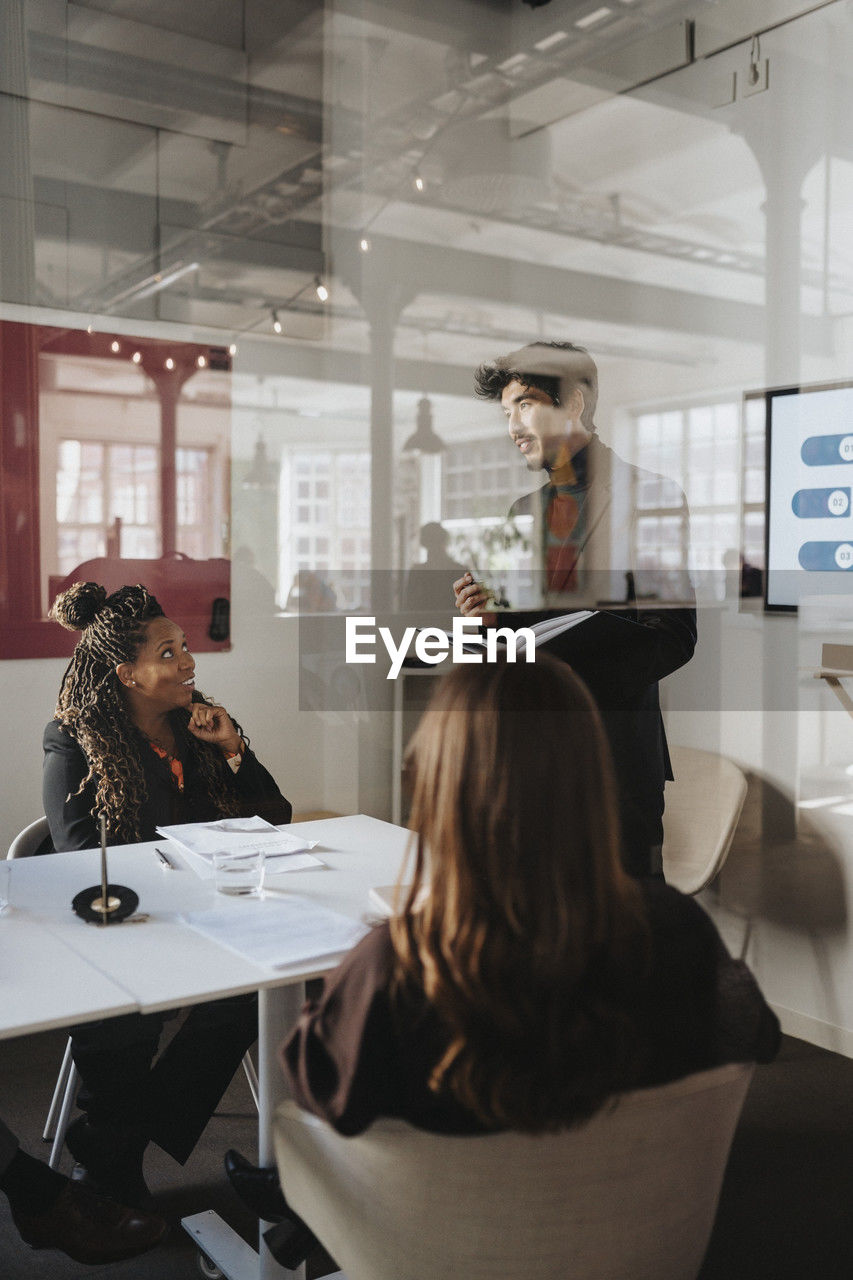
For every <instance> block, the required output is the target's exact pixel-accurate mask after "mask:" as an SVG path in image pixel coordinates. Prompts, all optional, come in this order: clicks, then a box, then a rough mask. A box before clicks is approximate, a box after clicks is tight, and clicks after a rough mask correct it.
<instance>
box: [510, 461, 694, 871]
mask: <svg viewBox="0 0 853 1280" xmlns="http://www.w3.org/2000/svg"><path fill="white" fill-rule="evenodd" d="M586 453H587V474H588V477H589V485H590V489H589V492H590V516H589V527H588V531H587V537H586V541H585V542H584V544H583V546H582V548H581V549H580V559H579V561H578V563H579V567H580V568H581V569H582V570H586V571H587V572H588V574H589V577H590V581H591V583H592V585H593V587H594V588H597V589H598V590H599V591H600V590H601V589H602V587H603V586H605V585H609V586H610V589H611V590H613V594H614V596H615V595H616V591H617V590H618V589H619V588H620V587H621V590H622V591H623V592H624V589H625V580H626V578H625V576H626V574H627V573H630V574H631V575H632V579H631V580H632V581H633V582H634V583H635V586H636V588H637V591H638V594H639V595H641V596H642V595H646V594H647V593H648V595H649V597H650V598H649V600H648V601H647V602H646V603H643V605H642V607H638V606H637V604H635V603H633V602H630V601H626V603H625V604H624V605H619V606H617V611H618V612H619V613H620V614H621V615H622V616H624V617H627V618H629V619H630V620H632V621H633V622H636V623H638V624H639V627H638V628H637V629H636V631H635V637H636V643H632V640H631V629H630V628H629V629H626V635H627V640H626V643H625V644H624V645H623V644H621V643H617V644H616V645H609V644H604V645H602V646H600V647H598V648H594V649H590V648H588V647H587V648H585V647H584V646H583V644H582V640H583V634H582V633H583V628H582V627H581V628H578V630H577V631H567V632H565V633H564V634H563V635H561V636H558V637H557V638H556V639H555V640H552V641H548V642H546V643H545V644H543V645H542V649H543V650H544V651H546V652H548V653H552V654H553V655H554V656H555V657H557V658H560V659H562V660H563V661H565V662H568V663H569V665H570V666H571V667H572V668H573V669H574V670H575V671H576V672H577V674H578V675H579V676H580V677H581V679H582V680H584V682H585V683H586V685H587V687H588V688H589V691H590V693H591V694H592V696H593V698H594V699H595V701H596V703H597V704H598V709H599V711H600V712H601V718H602V720H603V722H604V728H605V730H606V732H607V737H608V739H609V742H610V749H611V753H612V756H613V765H614V769H615V772H616V781H617V785H618V788H619V800H620V814H621V820H622V837H623V846H624V850H625V861H626V865H627V866H628V869H629V870H631V871H633V872H635V873H637V874H642V873H643V871H644V867H645V863H646V861H647V853H646V851H647V850H648V849H649V848H652V847H654V846H656V845H659V844H660V843H661V842H662V840H663V824H662V817H663V807H664V799H663V797H664V782H665V781H666V780H667V779H668V778H671V777H672V769H671V767H670V760H669V751H668V749H667V744H666V735H665V733H664V727H663V720H662V718H661V711H660V702H659V698H658V681H659V680H662V679H663V678H664V677H665V676H668V675H670V673H671V672H673V671H677V670H678V668H679V667H682V666H684V664H685V663H686V662H689V661H690V658H691V657H692V655H693V650H694V648H695V646H696V610H695V607H694V598H693V587H692V584H691V582H690V580H689V577H688V574H687V573H686V571H685V570H678V571H676V572H674V573H673V572H672V571H664V570H656V569H649V568H647V567H640V566H639V565H637V564H636V563H635V553H636V547H637V518H638V510H637V502H636V496H637V493H638V491H639V490H640V489H641V487H642V486H645V485H649V484H654V485H656V486H658V488H659V490H660V491H661V496H660V501H661V505H663V506H666V508H667V509H668V510H671V511H673V512H674V513H679V514H685V515H686V503H685V500H684V494H683V493H682V492H681V490H680V489H679V488H678V486H677V485H675V484H674V483H673V482H672V481H671V480H667V479H664V478H663V477H660V476H655V475H653V474H652V473H651V472H647V471H642V470H641V469H640V468H638V467H634V466H632V465H631V464H630V463H628V462H625V461H624V459H622V458H620V457H618V455H617V454H615V453H613V451H612V450H611V449H609V448H608V447H607V446H606V445H605V444H602V442H601V441H600V440H599V438H598V437H597V436H593V438H592V440H591V441H590V442H589V445H588V446H587V449H586ZM548 488H549V486H548V485H547V484H546V485H544V486H543V487H542V489H540V490H538V491H537V492H535V493H531V494H527V495H525V497H523V498H520V499H519V500H518V501H517V502H515V503H514V504H513V506H512V509H511V511H510V516H513V517H514V516H517V515H522V514H535V513H536V512H537V511H539V510H544V506H545V503H546V502H547V497H548ZM587 603H588V604H589V607H592V608H595V607H600V606H598V604H597V601H596V600H595V599H594V598H593V599H592V600H591V601H589V602H586V601H580V602H578V603H577V604H574V605H571V606H570V607H571V608H580V607H584V606H585V605H586V604H587ZM554 612H557V613H565V612H567V609H566V608H565V607H563V608H558V609H555V610H554ZM543 616H547V615H545V614H542V613H514V614H513V616H512V625H513V626H524V625H530V624H531V623H533V622H537V621H539V620H540V619H541V618H542V617H543Z"/></svg>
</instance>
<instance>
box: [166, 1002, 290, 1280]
mask: <svg viewBox="0 0 853 1280" xmlns="http://www.w3.org/2000/svg"><path fill="white" fill-rule="evenodd" d="M304 999H305V987H304V984H303V983H301V982H300V983H296V984H294V985H291V986H287V987H271V988H270V989H268V990H265V991H261V992H260V993H259V999H258V1093H259V1101H260V1106H259V1108H258V1154H259V1159H260V1163H261V1164H262V1165H268V1164H275V1151H274V1149H273V1136H272V1122H273V1116H274V1114H275V1109H276V1107H277V1106H278V1104H279V1102H280V1101H281V1100H282V1099H283V1098H285V1097H286V1096H287V1087H286V1085H285V1081H284V1076H283V1075H282V1073H281V1068H280V1067H279V1065H278V1048H279V1045H280V1044H281V1042H282V1040H283V1039H284V1037H285V1035H286V1033H287V1032H288V1031H289V1030H290V1028H291V1027H292V1026H293V1024H294V1022H295V1021H296V1019H297V1017H298V1015H299V1011H300V1009H301V1008H302V1003H303V1001H304ZM181 1225H182V1226H183V1227H184V1230H185V1231H187V1232H188V1233H189V1235H191V1236H192V1237H193V1239H194V1240H195V1241H196V1244H197V1245H198V1247H199V1249H200V1250H201V1252H202V1253H203V1254H204V1255H205V1256H206V1257H207V1258H209V1259H210V1261H211V1262H212V1263H213V1264H214V1269H218V1271H219V1272H220V1273H221V1274H222V1275H223V1276H225V1277H226V1280H305V1267H304V1266H301V1267H297V1269H296V1270H295V1271H288V1270H287V1269H286V1268H285V1267H281V1266H279V1264H278V1263H277V1262H276V1260H275V1258H273V1256H272V1254H271V1253H270V1251H269V1249H268V1248H267V1247H266V1245H265V1244H264V1241H263V1239H262V1238H261V1237H260V1236H259V1240H258V1244H259V1252H258V1253H256V1252H255V1251H254V1249H252V1248H251V1247H250V1246H249V1245H247V1244H246V1242H245V1240H243V1239H242V1238H241V1237H240V1236H238V1235H237V1233H236V1232H235V1231H232V1230H231V1228H230V1227H229V1226H228V1225H227V1224H226V1223H225V1222H223V1221H222V1219H221V1218H220V1217H219V1215H218V1214H215V1213H213V1212H212V1211H208V1212H207V1213H196V1214H193V1215H192V1216H191V1217H188V1218H184V1219H183V1221H182V1224H181ZM267 1225H268V1224H266V1223H261V1226H260V1232H261V1233H263V1231H264V1230H265V1229H266V1226H267ZM212 1274H213V1273H212Z"/></svg>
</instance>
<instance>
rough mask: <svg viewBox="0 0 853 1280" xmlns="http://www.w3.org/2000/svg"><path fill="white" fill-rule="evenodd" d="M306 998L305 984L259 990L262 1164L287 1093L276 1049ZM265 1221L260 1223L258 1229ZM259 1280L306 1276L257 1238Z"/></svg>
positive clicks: (270, 1151)
mask: <svg viewBox="0 0 853 1280" xmlns="http://www.w3.org/2000/svg"><path fill="white" fill-rule="evenodd" d="M304 1000H305V984H304V983H301V982H300V983H298V984H296V985H294V986H288V987H270V988H268V989H267V990H265V991H262V992H261V993H260V1002H259V1005H258V1087H259V1093H260V1107H259V1114H258V1154H259V1157H260V1163H261V1164H262V1165H269V1164H275V1149H274V1147H273V1133H272V1122H273V1117H274V1115H275V1109H276V1107H277V1106H278V1104H279V1103H280V1102H281V1101H282V1099H283V1098H285V1097H287V1092H288V1090H287V1086H286V1084H285V1080H284V1076H283V1075H282V1071H281V1067H280V1066H279V1062H278V1050H279V1046H280V1045H281V1042H282V1040H283V1039H284V1037H285V1035H286V1034H287V1032H288V1031H289V1030H290V1028H291V1027H292V1026H293V1024H294V1022H295V1021H296V1019H297V1018H298V1016H299V1011H300V1009H301V1008H302V1005H303V1003H304ZM264 1229H265V1224H262V1225H261V1230H262V1231H263V1230H264ZM258 1276H259V1280H284V1277H286V1276H293V1277H298V1278H299V1280H305V1267H304V1266H302V1267H298V1268H297V1269H296V1270H295V1271H288V1270H287V1269H286V1268H285V1267H281V1266H279V1264H278V1263H277V1262H276V1260H275V1259H274V1258H273V1256H272V1254H271V1253H270V1251H269V1249H268V1248H267V1247H266V1245H265V1244H264V1242H263V1240H261V1241H260V1266H259V1268H258Z"/></svg>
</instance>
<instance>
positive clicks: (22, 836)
mask: <svg viewBox="0 0 853 1280" xmlns="http://www.w3.org/2000/svg"><path fill="white" fill-rule="evenodd" d="M49 838H50V827H49V826H48V822H47V818H36V820H35V822H31V823H30V824H29V826H28V827H24V829H23V831H19V832H18V834H17V835H16V836H15V839H14V840H13V841H12V843H11V844H10V845H9V852H8V853H7V854H6V857H7V858H31V857H32V856H33V854H34V853H38V850H39V848H40V846H41V845H43V844H44V842H45V840H47V839H49Z"/></svg>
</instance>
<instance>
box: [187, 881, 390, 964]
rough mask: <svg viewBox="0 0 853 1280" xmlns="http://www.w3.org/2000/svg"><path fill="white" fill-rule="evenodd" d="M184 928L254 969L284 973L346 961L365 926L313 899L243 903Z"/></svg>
mask: <svg viewBox="0 0 853 1280" xmlns="http://www.w3.org/2000/svg"><path fill="white" fill-rule="evenodd" d="M184 920H185V921H186V923H187V924H188V925H189V926H190V927H191V928H192V929H195V930H196V931H197V932H198V933H202V934H204V936H205V937H207V938H211V939H212V940H213V941H214V942H218V943H220V944H221V945H222V946H225V947H229V948H230V949H231V950H232V951H236V952H238V953H239V954H240V955H241V956H244V957H245V958H246V959H248V960H254V961H255V963H256V964H262V965H269V966H270V967H272V968H274V969H283V968H286V967H287V966H289V965H295V964H305V963H306V962H308V961H310V960H321V959H322V960H324V959H327V958H328V957H330V956H337V955H343V954H345V953H346V952H347V951H349V950H351V948H352V947H354V946H355V944H356V943H357V942H358V941H359V939H360V938H362V937H364V935H365V933H367V926H366V925H364V924H361V923H360V922H359V921H357V920H350V919H349V918H348V917H347V916H342V915H339V914H338V913H337V912H336V911H330V910H329V909H328V907H320V906H318V905H317V904H316V903H315V902H312V901H311V899H310V898H301V897H297V896H296V895H294V896H293V897H292V898H288V899H287V900H282V899H276V901H275V902H271V901H270V900H269V899H267V898H262V899H256V898H252V899H246V898H243V899H240V900H239V901H238V900H235V901H234V902H229V903H223V905H222V906H221V907H219V906H217V907H216V908H214V909H213V910H212V911H193V912H190V913H189V914H187V915H185V916H184Z"/></svg>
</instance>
